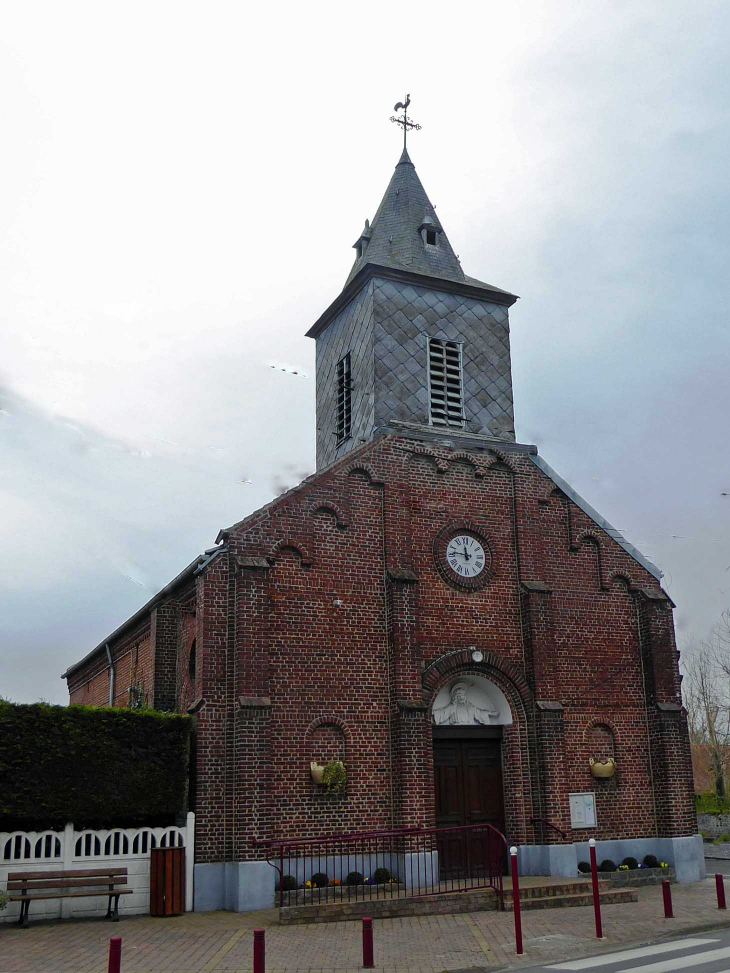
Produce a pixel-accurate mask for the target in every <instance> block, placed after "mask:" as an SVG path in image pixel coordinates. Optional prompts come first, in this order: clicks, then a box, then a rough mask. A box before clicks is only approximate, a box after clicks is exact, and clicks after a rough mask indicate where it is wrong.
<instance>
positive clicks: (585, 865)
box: [578, 862, 591, 875]
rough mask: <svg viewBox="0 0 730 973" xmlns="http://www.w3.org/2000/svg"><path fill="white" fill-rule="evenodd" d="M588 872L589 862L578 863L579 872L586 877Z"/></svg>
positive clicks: (589, 868)
mask: <svg viewBox="0 0 730 973" xmlns="http://www.w3.org/2000/svg"><path fill="white" fill-rule="evenodd" d="M590 870H591V863H590V862H578V871H579V872H583V874H584V875H587V874H588V873H589V872H590Z"/></svg>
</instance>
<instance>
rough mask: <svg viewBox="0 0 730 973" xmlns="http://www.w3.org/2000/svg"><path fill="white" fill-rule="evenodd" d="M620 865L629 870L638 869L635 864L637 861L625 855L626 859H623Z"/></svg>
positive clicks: (637, 864) (637, 865)
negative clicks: (626, 866)
mask: <svg viewBox="0 0 730 973" xmlns="http://www.w3.org/2000/svg"><path fill="white" fill-rule="evenodd" d="M621 864H622V865H628V867H629V868H638V867H639V863H638V862H637V860H636V859H635V858H632V857H631V855H627V857H626V858H624V860H623V861H622V862H621Z"/></svg>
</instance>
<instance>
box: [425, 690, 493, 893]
mask: <svg viewBox="0 0 730 973" xmlns="http://www.w3.org/2000/svg"><path fill="white" fill-rule="evenodd" d="M432 723H433V761H434V784H435V791H436V793H435V811H436V827H438V828H461V827H467V826H470V825H477V824H490V825H492V827H494V828H496V829H497V830H498V831H501V832H502V833H503V834H504V831H505V815H504V789H503V783H502V727H503V726H505V725H507V724H511V723H512V712H511V710H510V706H509V703H508V702H507V699H506V697H505V695H504V693H502V691H501V690H500V689H499V688H498V687H497V686H495V685H494V683H492V682H490V681H489V680H487V679H485V678H483V677H482V676H476V675H468V676H457V677H455V678H454V679H452V680H450V681H449V682H448V683H447V684H446V685H445V686H443V687H442V689H441V691H440V692H439V693H438V695H437V696H436V699H435V700H434V704H433V709H432ZM464 849H465V845H464V835H463V833H460V832H454V836H453V840H451V841H449V840H445V841H443V843H440V869H441V873H442V875H444V876H446V875H448V874H449V873H450V872H451V871H455V870H457V869H459V870H460V869H461V867H462V864H463V857H464Z"/></svg>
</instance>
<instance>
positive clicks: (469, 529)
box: [433, 523, 492, 591]
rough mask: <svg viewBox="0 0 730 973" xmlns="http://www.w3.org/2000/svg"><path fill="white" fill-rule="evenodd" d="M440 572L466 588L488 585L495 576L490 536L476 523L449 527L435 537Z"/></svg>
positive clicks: (473, 589) (458, 586)
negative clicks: (493, 573) (482, 531)
mask: <svg viewBox="0 0 730 973" xmlns="http://www.w3.org/2000/svg"><path fill="white" fill-rule="evenodd" d="M433 553H434V559H435V562H436V568H437V569H438V572H439V574H440V575H441V577H442V578H443V579H444V581H447V582H448V583H449V584H450V585H453V586H454V587H455V588H462V589H464V590H466V591H475V590H478V589H480V588H483V587H485V585H486V584H487V583H488V582H489V580H490V578H491V576H492V552H491V551H490V549H489V544H488V542H487V539H486V537H485V536H484V534H483V533H481V532H480V531H479V530H478V529H477V528H476V527H475V526H474V525H472V524H466V523H462V524H452V525H450V526H449V527H445V528H444V529H443V530H442V531H440V532H439V534H438V535H437V537H436V540H435V541H434V549H433Z"/></svg>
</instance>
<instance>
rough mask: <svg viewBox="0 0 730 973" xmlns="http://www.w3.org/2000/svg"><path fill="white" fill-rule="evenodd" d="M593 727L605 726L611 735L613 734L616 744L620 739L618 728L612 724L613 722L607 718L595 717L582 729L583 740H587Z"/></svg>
mask: <svg viewBox="0 0 730 973" xmlns="http://www.w3.org/2000/svg"><path fill="white" fill-rule="evenodd" d="M594 726H607V727H608V728H609V730H610V731H611V733H613V738H614V740H615V741H616V742H617V743H618V741H619V739H620V734H619V732H618V727H617V726H616V724H615V723H614V722H613V720H610V719H609V718H608V717H607V716H596V717H594V718H593V719H592V720H588V722H587V723H586V724H585V726H584V727H583V740H585V739H586V738H587V736H588V734H589V733H590V731H591V730H592V729H593V727H594Z"/></svg>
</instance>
